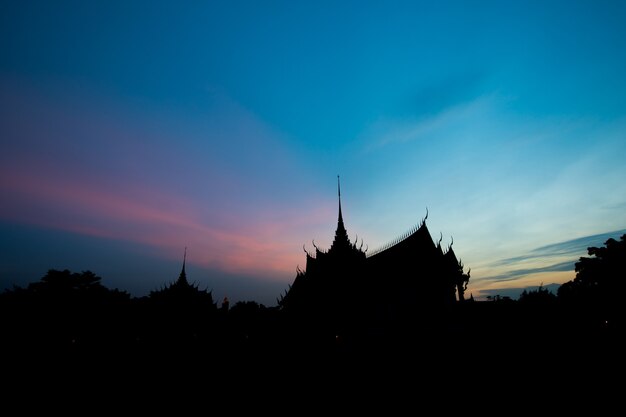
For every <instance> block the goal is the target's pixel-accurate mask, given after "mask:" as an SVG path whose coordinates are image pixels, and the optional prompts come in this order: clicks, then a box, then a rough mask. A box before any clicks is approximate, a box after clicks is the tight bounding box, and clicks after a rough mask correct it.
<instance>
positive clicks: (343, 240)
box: [331, 175, 350, 249]
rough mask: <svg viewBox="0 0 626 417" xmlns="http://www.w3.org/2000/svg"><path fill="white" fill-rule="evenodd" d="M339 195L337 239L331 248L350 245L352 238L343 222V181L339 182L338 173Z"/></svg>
mask: <svg viewBox="0 0 626 417" xmlns="http://www.w3.org/2000/svg"><path fill="white" fill-rule="evenodd" d="M337 196H338V197H339V216H338V218H337V230H336V231H335V240H334V241H333V244H332V246H331V249H333V248H337V247H348V246H349V245H350V239H349V238H348V232H347V231H346V227H345V226H344V224H343V215H342V213H341V183H340V182H339V175H337Z"/></svg>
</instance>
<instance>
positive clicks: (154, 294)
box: [150, 248, 215, 305]
mask: <svg viewBox="0 0 626 417" xmlns="http://www.w3.org/2000/svg"><path fill="white" fill-rule="evenodd" d="M186 262H187V248H185V255H184V256H183V267H182V269H181V271H180V275H179V276H178V279H177V280H176V281H174V282H173V283H170V284H169V285H166V286H164V287H162V288H160V289H159V290H156V291H150V298H151V299H154V300H157V301H168V302H178V303H181V304H185V303H190V302H191V303H194V302H196V303H205V304H210V305H215V303H214V302H213V294H212V291H207V290H201V289H199V288H198V284H190V283H189V281H187V273H186V272H185V263H186Z"/></svg>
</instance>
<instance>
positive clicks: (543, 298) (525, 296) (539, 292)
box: [518, 284, 556, 305]
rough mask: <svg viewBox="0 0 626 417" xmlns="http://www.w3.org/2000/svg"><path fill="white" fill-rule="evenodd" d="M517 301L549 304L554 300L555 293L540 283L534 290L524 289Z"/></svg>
mask: <svg viewBox="0 0 626 417" xmlns="http://www.w3.org/2000/svg"><path fill="white" fill-rule="evenodd" d="M518 301H519V302H520V303H522V304H528V305H549V304H551V303H553V302H554V301H556V295H554V294H552V292H550V291H549V290H548V289H547V288H544V287H543V284H541V285H540V286H539V288H537V289H536V290H524V291H523V292H522V293H521V294H520V296H519V300H518Z"/></svg>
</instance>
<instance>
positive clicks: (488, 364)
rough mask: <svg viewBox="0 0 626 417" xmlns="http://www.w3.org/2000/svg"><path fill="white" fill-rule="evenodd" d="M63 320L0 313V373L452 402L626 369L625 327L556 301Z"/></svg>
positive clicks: (78, 382) (72, 383) (154, 391)
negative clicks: (335, 316) (350, 317)
mask: <svg viewBox="0 0 626 417" xmlns="http://www.w3.org/2000/svg"><path fill="white" fill-rule="evenodd" d="M166 317H167V318H166ZM5 318H6V316H5ZM58 319H59V317H55V316H54V314H52V313H51V314H50V316H49V317H47V318H46V317H45V316H36V317H33V316H28V315H27V314H26V315H24V316H22V317H12V318H9V320H8V321H5V323H8V324H6V325H5V326H4V341H3V351H4V355H3V363H4V365H3V378H4V380H5V382H6V383H7V384H8V385H7V386H8V387H10V390H11V391H13V392H16V393H21V394H28V393H35V392H44V393H51V392H57V391H60V393H61V395H62V396H61V397H59V398H66V397H63V395H70V396H72V395H79V396H80V398H83V397H82V396H83V395H87V396H88V397H92V396H93V397H101V396H104V397H106V398H109V400H107V401H112V400H113V399H115V398H117V399H120V398H125V397H129V398H132V399H135V400H136V399H138V398H146V399H147V400H150V401H155V400H159V401H165V400H166V399H171V398H179V395H183V396H184V397H185V398H187V400H186V401H188V402H186V403H185V404H193V403H194V402H197V401H207V400H208V399H211V400H212V401H218V400H219V398H220V395H250V394H251V393H264V395H265V399H266V400H268V401H271V399H275V400H277V401H278V400H284V399H285V396H290V395H294V394H295V395H305V396H309V397H310V398H309V400H311V401H313V403H315V401H317V400H315V401H314V398H317V397H319V398H320V399H321V398H324V399H328V398H329V396H337V395H338V396H340V397H341V396H348V395H352V394H348V393H353V392H354V391H353V390H357V392H361V393H362V395H366V397H365V398H364V399H362V400H363V401H365V400H368V401H369V400H371V401H376V400H377V399H380V398H379V397H377V396H376V394H365V393H366V392H368V393H378V395H382V393H384V392H387V393H390V392H391V393H396V394H397V395H401V394H400V393H402V392H407V395H409V394H410V396H409V397H404V398H405V400H406V399H408V398H418V397H420V398H422V397H423V399H424V400H426V401H430V402H433V401H434V402H436V401H435V398H439V397H437V396H439V395H443V398H447V401H446V404H441V406H442V407H443V406H446V407H447V406H453V405H455V404H456V406H460V405H461V404H465V405H467V402H468V401H478V402H481V401H484V399H483V400H480V399H478V397H476V396H486V397H489V398H493V396H498V398H499V399H503V398H510V399H511V400H513V399H515V398H517V400H519V401H522V402H523V401H528V400H529V397H533V396H540V398H544V397H543V396H548V398H552V396H555V395H556V396H559V395H567V396H568V398H578V399H579V400H581V401H582V400H584V399H589V398H591V397H593V398H597V396H598V395H601V396H604V400H609V399H610V398H611V397H612V395H613V394H612V393H613V392H614V391H615V389H616V387H618V386H620V385H616V384H615V383H614V382H612V381H621V379H622V377H623V375H624V373H623V372H624V369H625V367H624V362H625V359H624V358H625V354H626V350H625V348H624V347H625V346H624V341H623V327H621V326H619V325H618V323H616V324H615V325H613V323H610V322H606V321H604V322H602V321H601V319H600V318H599V317H594V316H593V315H589V314H583V313H582V312H581V311H580V310H576V311H572V310H568V309H566V308H563V307H562V306H557V305H554V306H522V305H520V304H518V303H496V302H475V303H466V304H464V305H456V306H454V307H453V308H450V309H448V310H446V311H445V312H442V311H439V312H438V313H437V314H434V313H432V312H431V314H429V313H428V312H427V311H422V312H421V313H420V314H419V315H416V316H413V317H412V318H410V319H409V318H402V319H399V318H397V317H396V318H395V319H394V320H386V321H382V322H379V323H363V322H361V323H357V324H355V325H354V326H352V327H351V328H350V327H345V329H346V330H344V331H343V332H341V333H340V332H338V331H337V330H329V329H330V328H332V326H328V323H321V322H319V321H316V320H313V319H312V318H310V317H309V318H303V317H293V316H289V315H287V314H285V313H284V312H281V311H277V310H274V309H259V310H255V311H253V312H249V314H241V315H240V316H238V317H237V316H233V315H232V314H230V313H226V312H218V313H217V314H215V315H214V316H212V317H211V318H210V319H208V320H206V321H203V320H194V319H193V318H189V317H186V318H185V317H181V316H177V315H176V314H173V315H165V316H162V317H161V320H159V321H155V320H152V319H151V318H147V317H143V318H141V319H138V318H137V316H136V315H135V316H133V315H132V314H129V315H125V314H120V315H118V316H116V317H107V318H106V320H105V319H103V318H94V317H91V318H89V319H85V320H84V321H81V320H76V319H75V320H74V321H73V322H72V325H71V326H70V325H68V324H67V323H63V322H51V321H50V320H58ZM618 384H621V383H619V382H618ZM621 386H623V385H621ZM363 390H364V391H363ZM11 391H5V393H7V392H11ZM63 393H65V394H63ZM342 393H343V394H342ZM369 395H374V396H373V397H368V396H369ZM402 395H404V394H402ZM207 396H208V397H207ZM433 396H435V397H433ZM502 396H504V397H502ZM8 398H10V396H8ZM524 398H526V399H524ZM66 399H67V398H66ZM447 402H449V404H447ZM248 405H250V404H248Z"/></svg>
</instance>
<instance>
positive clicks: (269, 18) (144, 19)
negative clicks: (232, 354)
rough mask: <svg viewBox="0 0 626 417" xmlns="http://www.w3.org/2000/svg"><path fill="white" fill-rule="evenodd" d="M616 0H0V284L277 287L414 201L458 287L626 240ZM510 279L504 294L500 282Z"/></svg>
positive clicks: (483, 292)
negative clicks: (456, 262) (53, 280)
mask: <svg viewBox="0 0 626 417" xmlns="http://www.w3.org/2000/svg"><path fill="white" fill-rule="evenodd" d="M625 21H626V3H625V2H622V1H598V0H593V1H537V2H535V1H520V2H518V1H510V2H496V1H494V2H489V1H469V2H468V1H459V2H454V1H441V2H420V1H410V2H396V1H386V2H362V1H360V2H350V1H341V2H326V1H319V0H317V1H311V2H306V1H302V2H293V1H284V2H283V1H267V2H241V1H233V0H229V1H225V2H220V1H211V2H197V1H183V2H180V1H177V2H174V1H172V2H167V1H156V2H155V1H141V0H137V1H115V0H110V1H106V2H84V1H62V0H61V1H57V2H49V1H28V0H24V1H20V2H2V4H0V196H1V197H0V287H3V288H7V287H11V286H12V285H22V286H23V285H26V284H27V283H29V282H33V281H36V280H38V279H39V278H41V277H42V276H43V275H45V273H46V271H47V270H48V269H66V268H67V269H70V270H72V271H82V270H92V271H94V272H95V273H96V274H98V275H99V276H101V277H102V282H103V284H105V285H107V286H108V287H111V288H116V287H117V288H120V289H124V290H127V291H129V292H131V294H133V295H136V296H141V295H146V294H147V293H148V292H149V291H150V290H154V289H158V288H160V287H161V286H163V285H164V284H167V283H168V282H172V281H173V280H175V279H176V278H177V276H178V273H179V272H180V268H181V264H182V257H183V252H184V250H185V247H187V248H188V249H187V276H188V279H189V280H190V281H193V282H195V283H197V284H198V285H199V286H200V287H201V288H207V289H209V290H213V294H214V298H215V299H216V300H221V298H223V297H224V296H228V297H229V299H231V301H233V300H234V301H237V300H256V301H259V302H262V303H264V304H266V305H273V304H275V302H276V301H275V300H276V298H277V297H278V296H279V295H280V293H281V292H283V291H284V290H285V289H286V288H287V286H288V284H289V283H291V282H292V281H293V279H294V278H295V275H296V268H297V267H298V266H299V267H300V268H304V264H305V255H304V252H303V250H302V245H303V244H305V245H307V246H308V247H309V248H311V247H312V240H313V239H314V240H315V243H316V244H317V245H318V246H319V247H322V248H324V247H329V246H330V243H331V242H332V238H333V236H334V230H335V228H336V222H337V194H336V176H337V175H340V176H341V185H342V207H343V215H344V219H345V223H346V228H347V229H348V233H349V235H350V237H351V238H352V239H354V238H355V237H356V236H357V235H358V237H359V239H363V241H364V242H365V244H366V245H367V247H368V248H369V249H370V250H373V249H375V248H376V247H379V246H382V245H384V244H385V243H387V242H389V241H392V240H393V239H394V238H396V237H397V236H400V235H401V234H403V233H404V232H406V231H407V230H409V229H410V228H411V227H413V226H414V225H415V224H417V223H419V222H420V220H421V219H422V218H423V217H424V216H425V213H426V208H428V213H429V217H428V220H427V226H428V228H429V230H430V232H431V234H432V235H433V239H435V240H438V239H439V236H440V233H441V235H442V236H443V245H444V246H447V245H449V244H450V243H452V239H454V246H453V247H454V250H455V253H456V254H457V256H458V257H459V258H461V260H462V262H463V263H464V264H465V266H466V268H471V280H470V284H469V287H468V291H469V292H471V293H472V294H474V295H475V296H476V297H486V296H487V295H494V294H497V293H503V294H504V293H507V294H508V293H510V291H513V290H519V291H521V289H523V288H525V287H528V286H536V285H539V284H541V283H544V284H546V285H547V284H555V283H556V284H559V283H562V282H565V281H568V280H570V279H573V278H574V276H575V273H574V269H573V268H574V263H575V261H576V260H577V259H578V258H579V257H581V256H585V255H586V247H588V246H600V245H602V244H603V242H604V241H605V240H606V239H608V238H609V237H615V238H616V237H618V236H620V235H621V234H623V233H626V231H625V229H626V181H625V179H626V164H625V163H624V161H626V77H625V76H624V74H626V48H624V39H626V25H624V22H625ZM507 291H508V292H507Z"/></svg>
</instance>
